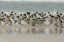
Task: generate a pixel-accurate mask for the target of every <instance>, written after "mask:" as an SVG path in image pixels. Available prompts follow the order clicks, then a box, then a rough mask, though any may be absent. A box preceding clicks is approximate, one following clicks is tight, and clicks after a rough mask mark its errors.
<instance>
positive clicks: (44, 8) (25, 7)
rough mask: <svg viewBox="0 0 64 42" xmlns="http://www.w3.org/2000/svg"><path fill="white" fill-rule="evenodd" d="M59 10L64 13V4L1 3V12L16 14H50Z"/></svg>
mask: <svg viewBox="0 0 64 42" xmlns="http://www.w3.org/2000/svg"><path fill="white" fill-rule="evenodd" d="M54 10H58V11H60V12H64V3H63V2H4V1H3V2H1V1H0V11H14V12H27V11H30V12H36V11H38V12H48V11H50V12H51V11H54Z"/></svg>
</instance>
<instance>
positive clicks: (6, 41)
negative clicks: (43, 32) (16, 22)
mask: <svg viewBox="0 0 64 42" xmlns="http://www.w3.org/2000/svg"><path fill="white" fill-rule="evenodd" d="M0 42H64V36H40V35H39V36H36V35H35V36H26V35H24V36H17V35H13V36H10V35H5V36H1V35H0Z"/></svg>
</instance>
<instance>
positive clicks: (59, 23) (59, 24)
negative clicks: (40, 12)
mask: <svg viewBox="0 0 64 42" xmlns="http://www.w3.org/2000/svg"><path fill="white" fill-rule="evenodd" d="M57 16H58V19H57V24H58V26H60V27H62V20H61V19H60V15H57Z"/></svg>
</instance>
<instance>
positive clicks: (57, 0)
mask: <svg viewBox="0 0 64 42" xmlns="http://www.w3.org/2000/svg"><path fill="white" fill-rule="evenodd" d="M0 1H11V0H0ZM12 1H32V2H42V1H43V2H64V0H12Z"/></svg>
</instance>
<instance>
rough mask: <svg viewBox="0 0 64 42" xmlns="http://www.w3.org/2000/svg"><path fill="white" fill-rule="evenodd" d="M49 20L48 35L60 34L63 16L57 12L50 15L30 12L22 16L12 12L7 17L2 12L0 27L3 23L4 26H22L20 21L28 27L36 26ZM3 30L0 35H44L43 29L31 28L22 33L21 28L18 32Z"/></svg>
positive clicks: (0, 14)
mask: <svg viewBox="0 0 64 42" xmlns="http://www.w3.org/2000/svg"><path fill="white" fill-rule="evenodd" d="M47 19H48V20H49V21H48V22H49V24H48V25H53V28H49V33H50V34H61V33H62V27H63V23H64V21H63V20H64V15H63V14H62V13H59V12H58V11H57V12H56V13H55V15H54V14H51V13H50V12H47V13H43V12H41V13H39V12H35V13H33V14H31V13H30V12H26V13H24V14H19V15H18V14H17V13H14V12H11V13H10V14H9V15H7V14H5V13H4V12H1V13H0V25H2V22H4V25H9V26H14V24H19V25H22V21H24V22H25V23H26V24H27V25H30V26H37V25H41V26H43V24H45V23H44V22H46V21H47ZM4 31H5V32H3V30H1V29H0V33H2V32H3V33H7V34H9V33H14V32H17V33H18V34H21V33H25V34H43V33H45V31H44V28H38V29H37V28H36V29H35V28H32V29H26V30H25V31H24V32H23V30H22V28H20V29H18V30H13V29H9V30H4Z"/></svg>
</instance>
